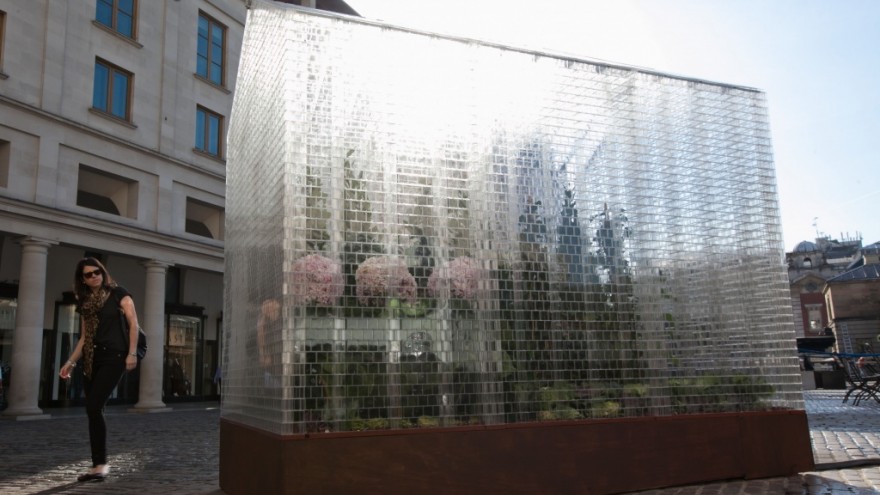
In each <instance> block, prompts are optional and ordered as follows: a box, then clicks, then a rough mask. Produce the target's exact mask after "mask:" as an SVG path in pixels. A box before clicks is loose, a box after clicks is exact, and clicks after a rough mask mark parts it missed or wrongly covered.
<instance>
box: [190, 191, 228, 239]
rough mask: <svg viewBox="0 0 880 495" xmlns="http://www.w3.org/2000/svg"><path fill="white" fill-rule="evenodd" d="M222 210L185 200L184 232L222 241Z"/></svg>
mask: <svg viewBox="0 0 880 495" xmlns="http://www.w3.org/2000/svg"><path fill="white" fill-rule="evenodd" d="M223 228H224V216H223V208H220V207H217V206H214V205H211V204H208V203H205V202H202V201H199V200H196V199H193V198H186V231H187V232H188V233H190V234H196V235H200V236H202V237H207V238H209V239H218V240H223Z"/></svg>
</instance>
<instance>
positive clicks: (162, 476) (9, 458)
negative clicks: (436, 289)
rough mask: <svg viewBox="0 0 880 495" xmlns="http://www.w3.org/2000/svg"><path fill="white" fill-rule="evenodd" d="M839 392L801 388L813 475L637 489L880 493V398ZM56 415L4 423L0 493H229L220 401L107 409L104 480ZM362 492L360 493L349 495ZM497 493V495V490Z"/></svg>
mask: <svg viewBox="0 0 880 495" xmlns="http://www.w3.org/2000/svg"><path fill="white" fill-rule="evenodd" d="M842 398H843V391H835V390H818V391H815V390H814V391H807V392H805V399H806V408H807V417H808V420H809V424H810V434H811V437H812V442H813V455H814V458H815V459H816V464H817V467H816V471H813V472H808V473H800V474H797V475H794V476H787V477H782V478H771V479H762V480H748V481H742V480H734V481H727V482H722V483H710V484H703V485H693V486H683V487H675V488H665V489H662V490H648V491H642V492H638V494H639V495H801V494H802V495H842V494H858V495H861V494H880V404H877V403H876V402H873V401H870V402H862V403H861V404H859V405H858V406H852V405H850V404H843V403H842ZM47 412H49V413H51V414H52V415H53V417H52V418H51V419H46V420H33V421H12V420H0V494H3V495H25V494H33V495H40V494H64V493H73V494H99V495H100V494H125V493H137V494H140V495H152V494H163V493H169V494H172V493H173V494H197V495H223V492H222V491H221V490H220V487H219V481H218V477H219V473H218V465H219V438H218V423H219V419H220V411H219V407H218V405H217V404H216V403H200V404H189V405H185V406H176V407H175V408H174V410H172V411H170V412H163V413H154V414H145V413H130V412H128V408H127V407H119V406H117V407H111V408H108V412H107V426H108V429H109V432H110V433H109V439H108V450H109V453H110V463H111V465H112V467H113V469H112V471H111V475H110V476H109V477H108V478H107V480H106V481H104V482H100V483H77V482H76V476H77V475H78V474H80V473H82V472H84V471H85V470H86V469H88V467H89V465H90V461H89V447H88V430H87V427H86V418H85V414H84V412H83V410H82V408H78V409H73V410H69V411H63V412H59V411H57V410H49V411H47ZM346 495H347V494H346ZM352 495H356V494H352ZM493 495H494V494H493Z"/></svg>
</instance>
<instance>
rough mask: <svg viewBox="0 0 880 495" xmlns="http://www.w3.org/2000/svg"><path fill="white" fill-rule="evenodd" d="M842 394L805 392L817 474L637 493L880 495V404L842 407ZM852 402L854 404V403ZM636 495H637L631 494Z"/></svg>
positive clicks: (673, 494) (838, 392)
mask: <svg viewBox="0 0 880 495" xmlns="http://www.w3.org/2000/svg"><path fill="white" fill-rule="evenodd" d="M843 395H844V391H843V390H809V391H806V392H804V401H805V403H806V409H807V421H808V423H809V425H810V437H811V440H812V443H813V459H814V460H815V462H816V471H811V472H807V473H799V474H797V475H794V476H787V477H782V478H769V479H761V480H749V481H741V480H738V481H727V482H723V483H710V484H704V485H693V486H683V487H676V488H665V489H662V490H647V491H641V492H637V493H638V495H843V494H857V495H862V494H864V495H867V494H880V404H878V403H877V402H874V401H872V400H870V399H869V400H867V401H864V402H861V403H860V404H859V405H858V406H853V405H852V404H851V403H848V404H843ZM850 402H851V401H850ZM631 495H632V494H631Z"/></svg>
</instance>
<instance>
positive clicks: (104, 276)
mask: <svg viewBox="0 0 880 495" xmlns="http://www.w3.org/2000/svg"><path fill="white" fill-rule="evenodd" d="M87 266H93V267H95V268H97V269H99V270H101V285H103V286H104V288H105V289H107V290H110V289H112V288H113V287H116V281H114V280H113V277H111V276H110V272H108V271H107V269H106V268H104V265H102V264H101V262H100V261H98V260H96V259H95V258H92V257H88V258H83V259H81V260H79V263H77V264H76V271H75V272H73V293H74V294H76V300H77V301H78V302H82V301H85V299H86V296H88V294H89V291H90V290H91V289H89V286H88V285H86V283H85V281H83V268H84V267H87Z"/></svg>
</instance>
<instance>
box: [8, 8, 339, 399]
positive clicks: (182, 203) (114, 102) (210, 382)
mask: <svg viewBox="0 0 880 495" xmlns="http://www.w3.org/2000/svg"><path fill="white" fill-rule="evenodd" d="M291 3H303V4H304V5H305V6H307V7H313V8H325V9H328V10H335V11H338V12H342V13H348V14H354V11H353V10H351V9H350V8H349V7H348V6H347V5H346V4H345V3H344V2H341V1H330V2H321V1H317V2H316V1H315V0H311V1H303V2H291ZM245 17H246V2H245V1H244V0H211V1H204V0H195V1H186V2H179V1H171V0H164V1H151V2H147V1H138V0H92V1H87V2H53V1H50V0H0V367H2V368H3V370H4V385H5V387H4V388H5V390H6V392H7V394H6V398H7V399H8V400H6V401H5V403H2V404H0V408H4V409H5V411H4V414H6V415H8V416H33V415H41V414H43V410H42V408H45V407H52V406H58V405H67V404H77V403H79V401H80V400H81V392H80V390H79V383H80V378H79V377H75V378H74V379H72V380H71V381H70V382H69V383H66V382H64V381H63V380H59V378H58V376H57V372H58V369H59V368H60V365H61V364H62V363H64V361H65V360H66V359H67V357H68V356H69V355H70V351H71V348H72V346H74V345H75V342H76V338H77V335H78V327H79V318H78V317H77V315H76V314H75V312H74V302H73V299H72V294H71V293H70V291H71V289H72V282H73V279H72V277H73V270H74V268H75V265H76V262H77V261H78V260H79V259H80V258H82V257H84V256H94V257H97V258H99V259H101V260H102V262H103V263H104V264H105V265H106V266H107V268H108V270H110V272H111V273H112V274H113V276H114V277H115V278H116V279H117V280H118V282H119V283H120V284H121V285H123V286H125V287H126V288H127V289H128V290H129V291H131V293H132V295H133V297H134V300H135V305H136V308H137V311H138V316H139V318H140V323H141V325H142V326H143V327H144V329H145V330H146V332H147V335H148V338H149V346H150V350H149V352H148V354H147V357H146V358H145V359H144V361H143V362H142V363H141V366H140V367H139V370H138V372H135V373H131V374H129V375H127V377H126V379H125V380H124V382H123V383H122V384H121V386H120V387H119V388H118V390H117V397H116V400H120V401H125V402H135V401H136V402H137V406H136V407H139V408H144V409H154V408H161V407H164V405H165V403H166V402H168V401H174V400H191V399H199V398H216V397H217V394H218V388H217V384H216V383H215V381H214V379H213V378H214V377H215V374H216V371H217V368H218V356H219V349H218V347H219V345H220V344H219V339H218V335H219V333H220V332H219V329H220V328H221V326H222V318H223V316H222V303H223V300H222V297H223V294H222V291H223V289H222V287H223V240H224V223H225V218H224V203H225V202H224V195H225V178H226V164H225V158H226V151H227V150H226V143H225V135H226V126H227V119H228V116H229V111H230V108H231V105H232V94H233V91H234V89H235V76H236V72H237V68H238V58H239V52H240V46H241V39H242V33H243V30H244V23H245ZM7 370H8V372H6V371H7Z"/></svg>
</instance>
